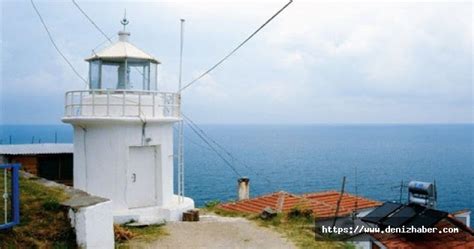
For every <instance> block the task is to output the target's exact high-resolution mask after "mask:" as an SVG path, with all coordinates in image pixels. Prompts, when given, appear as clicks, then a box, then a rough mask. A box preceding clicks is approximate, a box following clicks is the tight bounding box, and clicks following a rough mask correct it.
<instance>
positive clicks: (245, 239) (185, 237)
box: [129, 215, 296, 249]
mask: <svg viewBox="0 0 474 249" xmlns="http://www.w3.org/2000/svg"><path fill="white" fill-rule="evenodd" d="M200 219H201V221H199V222H171V223H168V224H166V226H165V227H166V230H167V232H168V233H169V235H167V236H162V237H160V238H159V239H157V240H155V241H151V242H142V241H131V243H130V244H129V245H130V248H173V249H180V248H206V249H212V248H219V249H220V248H226V249H232V248H255V249H257V248H258V249H263V248H296V247H295V246H294V245H293V244H292V243H291V242H290V241H288V240H287V239H285V238H283V237H281V235H280V234H278V233H277V232H275V231H272V230H270V229H268V228H264V227H259V226H258V225H256V224H254V223H253V222H251V221H248V220H246V219H244V218H231V217H221V216H215V215H201V217H200Z"/></svg>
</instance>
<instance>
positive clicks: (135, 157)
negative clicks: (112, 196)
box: [127, 146, 158, 208]
mask: <svg viewBox="0 0 474 249" xmlns="http://www.w3.org/2000/svg"><path fill="white" fill-rule="evenodd" d="M156 149H157V148H156V146H131V147H129V157H128V170H127V176H128V179H127V203H128V207H129V208H139V207H149V206H154V205H156V199H157V198H156V168H157V167H156V166H157V162H158V160H157V156H156V154H157V151H156Z"/></svg>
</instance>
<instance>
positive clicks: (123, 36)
mask: <svg viewBox="0 0 474 249" xmlns="http://www.w3.org/2000/svg"><path fill="white" fill-rule="evenodd" d="M118 34H119V40H118V41H117V42H115V43H113V44H112V45H110V46H108V47H106V48H104V49H102V50H100V51H98V52H94V53H93V54H92V55H91V56H90V57H88V58H86V61H92V60H97V59H102V60H108V61H122V60H125V59H133V60H147V61H150V62H153V63H157V64H160V62H159V61H158V60H157V59H156V58H154V57H153V56H151V55H149V54H147V53H145V52H144V51H142V50H141V49H139V48H137V47H135V46H134V45H133V44H131V43H130V42H128V37H129V36H130V33H129V32H124V31H120V32H119V33H118Z"/></svg>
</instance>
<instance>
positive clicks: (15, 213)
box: [0, 164, 21, 230]
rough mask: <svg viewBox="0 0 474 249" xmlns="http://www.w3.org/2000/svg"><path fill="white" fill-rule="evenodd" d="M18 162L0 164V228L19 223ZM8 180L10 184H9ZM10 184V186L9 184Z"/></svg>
mask: <svg viewBox="0 0 474 249" xmlns="http://www.w3.org/2000/svg"><path fill="white" fill-rule="evenodd" d="M20 167H21V165H20V164H0V183H3V184H2V185H1V186H0V196H1V199H2V200H3V203H2V206H3V208H0V210H2V214H0V217H2V219H1V220H0V230H2V229H7V228H11V227H13V226H15V225H17V224H18V223H20V185H19V182H18V181H19V173H18V170H19V169H20ZM9 182H10V184H9ZM9 185H10V186H9Z"/></svg>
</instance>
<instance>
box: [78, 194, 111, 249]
mask: <svg viewBox="0 0 474 249" xmlns="http://www.w3.org/2000/svg"><path fill="white" fill-rule="evenodd" d="M111 205H112V202H111V201H107V202H102V203H99V204H96V205H93V206H87V207H83V208H79V209H78V210H75V211H74V210H73V209H72V208H71V209H69V218H70V220H71V226H72V227H74V229H75V231H76V242H77V245H78V247H79V248H87V249H108V248H114V244H115V241H114V228H113V217H112V213H111V212H110V208H111Z"/></svg>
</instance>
